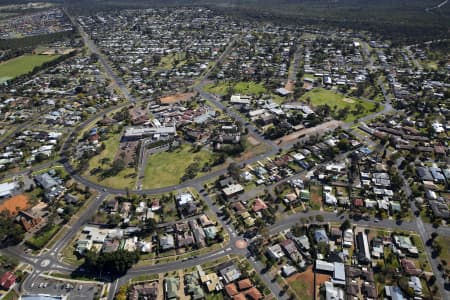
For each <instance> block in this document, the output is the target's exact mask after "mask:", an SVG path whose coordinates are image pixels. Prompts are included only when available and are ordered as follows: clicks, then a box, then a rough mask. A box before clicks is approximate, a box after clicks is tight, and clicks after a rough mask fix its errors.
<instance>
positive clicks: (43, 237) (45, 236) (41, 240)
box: [26, 225, 61, 249]
mask: <svg viewBox="0 0 450 300" xmlns="http://www.w3.org/2000/svg"><path fill="white" fill-rule="evenodd" d="M60 228H61V225H53V226H52V227H51V228H49V229H48V230H46V231H45V232H38V233H37V234H36V236H34V237H32V238H31V239H29V240H28V241H27V242H26V243H27V245H29V246H31V247H33V248H35V249H42V248H43V247H44V246H45V245H46V244H47V242H48V241H49V240H50V239H51V238H52V237H53V236H54V235H55V234H56V232H57V231H58V230H59V229H60Z"/></svg>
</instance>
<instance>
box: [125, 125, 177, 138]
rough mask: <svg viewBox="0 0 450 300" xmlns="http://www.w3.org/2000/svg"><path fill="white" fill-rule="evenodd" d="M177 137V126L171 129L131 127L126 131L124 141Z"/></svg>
mask: <svg viewBox="0 0 450 300" xmlns="http://www.w3.org/2000/svg"><path fill="white" fill-rule="evenodd" d="M176 135H177V129H176V127H175V126H170V127H129V128H127V129H125V133H124V134H123V139H124V140H126V141H136V140H140V139H143V138H153V139H154V140H159V139H160V138H167V137H173V136H176Z"/></svg>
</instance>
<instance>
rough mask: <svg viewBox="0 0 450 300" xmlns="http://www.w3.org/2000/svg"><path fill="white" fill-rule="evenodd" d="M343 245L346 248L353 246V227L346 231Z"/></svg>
mask: <svg viewBox="0 0 450 300" xmlns="http://www.w3.org/2000/svg"><path fill="white" fill-rule="evenodd" d="M342 245H343V246H344V247H346V248H351V247H352V246H353V230H352V229H351V228H348V229H346V230H345V231H344V242H343V243H342Z"/></svg>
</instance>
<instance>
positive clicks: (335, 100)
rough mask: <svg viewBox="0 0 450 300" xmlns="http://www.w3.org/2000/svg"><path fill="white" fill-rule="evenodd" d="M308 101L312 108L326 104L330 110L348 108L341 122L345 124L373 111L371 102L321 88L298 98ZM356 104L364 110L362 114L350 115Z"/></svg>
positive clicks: (380, 107)
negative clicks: (348, 110)
mask: <svg viewBox="0 0 450 300" xmlns="http://www.w3.org/2000/svg"><path fill="white" fill-rule="evenodd" d="M308 99H309V100H310V103H311V105H313V106H319V105H325V104H328V105H329V106H330V108H331V110H334V109H335V110H336V111H337V110H340V109H343V108H345V107H348V108H349V109H350V112H349V113H348V115H347V117H346V118H345V120H343V121H345V122H352V121H354V120H356V119H357V118H358V117H363V116H365V115H368V114H370V113H371V112H373V111H374V110H375V103H373V102H369V101H364V100H361V99H355V98H347V97H345V96H344V95H342V94H340V93H336V92H334V91H330V90H325V89H321V88H317V89H313V90H312V91H309V92H307V93H306V94H304V95H303V96H302V97H301V98H300V100H302V101H306V102H308ZM357 103H360V104H361V105H362V106H363V108H364V110H363V112H362V113H361V114H359V115H356V114H354V113H352V111H353V110H354V109H355V108H356V105H357ZM382 109H383V107H382V106H381V105H380V106H379V108H378V110H377V111H380V110H382Z"/></svg>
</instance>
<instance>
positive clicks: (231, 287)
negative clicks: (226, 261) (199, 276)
mask: <svg viewBox="0 0 450 300" xmlns="http://www.w3.org/2000/svg"><path fill="white" fill-rule="evenodd" d="M225 293H227V295H228V297H230V298H232V297H233V296H235V295H237V294H239V291H238V289H237V286H236V284H234V283H233V282H232V283H229V284H227V285H226V286H225Z"/></svg>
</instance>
